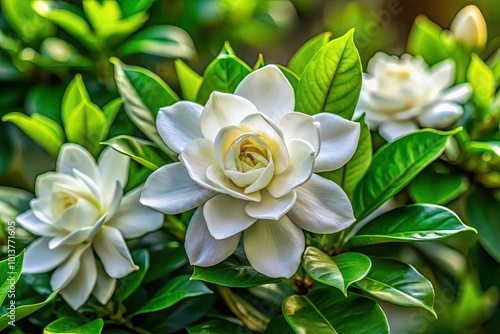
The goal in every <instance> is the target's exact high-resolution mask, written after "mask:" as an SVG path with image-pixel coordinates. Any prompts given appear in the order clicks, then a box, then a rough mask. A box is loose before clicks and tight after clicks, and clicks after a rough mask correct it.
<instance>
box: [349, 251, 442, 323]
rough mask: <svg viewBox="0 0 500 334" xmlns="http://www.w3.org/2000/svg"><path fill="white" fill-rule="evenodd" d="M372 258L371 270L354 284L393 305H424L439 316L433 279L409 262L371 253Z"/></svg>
mask: <svg viewBox="0 0 500 334" xmlns="http://www.w3.org/2000/svg"><path fill="white" fill-rule="evenodd" d="M370 259H371V261H372V268H371V270H370V272H369V273H368V275H367V276H366V277H365V278H363V279H362V280H361V281H358V282H355V283H353V286H354V287H356V288H357V289H360V290H362V291H364V292H366V293H368V294H369V295H371V296H373V297H375V298H378V299H381V300H385V301H387V302H390V303H393V304H397V305H402V306H416V307H421V308H423V309H426V310H428V311H429V312H431V313H432V314H433V315H434V316H435V317H436V318H437V315H436V312H434V308H433V304H434V288H433V287H432V284H431V282H429V281H428V280H427V279H426V278H425V277H424V276H422V275H421V274H420V273H419V272H418V271H417V270H415V268H413V267H412V266H410V265H408V264H406V263H403V262H399V261H396V260H391V259H384V258H379V257H371V256H370Z"/></svg>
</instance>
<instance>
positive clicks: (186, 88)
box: [174, 59, 203, 101]
mask: <svg viewBox="0 0 500 334" xmlns="http://www.w3.org/2000/svg"><path fill="white" fill-rule="evenodd" d="M174 65H175V71H176V72H177V78H178V79H179V85H180V86H181V91H182V96H183V97H184V100H188V101H195V100H196V95H198V91H199V90H200V85H201V82H202V81H203V78H202V77H201V75H199V74H198V73H196V72H195V71H194V70H193V69H192V68H191V67H189V66H188V65H186V63H184V62H183V61H182V60H180V59H176V60H175V61H174Z"/></svg>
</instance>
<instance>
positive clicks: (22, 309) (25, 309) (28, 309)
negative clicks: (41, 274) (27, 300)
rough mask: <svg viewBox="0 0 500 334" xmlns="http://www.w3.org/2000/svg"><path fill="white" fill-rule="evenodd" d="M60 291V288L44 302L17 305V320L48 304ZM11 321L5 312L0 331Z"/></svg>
mask: <svg viewBox="0 0 500 334" xmlns="http://www.w3.org/2000/svg"><path fill="white" fill-rule="evenodd" d="M58 293H59V290H56V291H54V292H53V293H52V294H51V295H50V296H48V297H47V299H45V300H44V301H43V302H40V303H36V304H30V305H22V306H19V307H16V308H15V310H16V311H15V312H16V321H19V320H21V319H22V318H24V317H25V316H27V315H30V314H31V313H33V312H36V311H38V310H39V309H41V308H42V307H44V306H45V305H47V304H48V303H50V302H51V301H53V300H54V299H55V298H56V296H57V294H58ZM9 321H11V319H10V318H9V314H8V313H6V314H3V315H2V316H1V317H0V331H2V330H4V329H5V328H7V326H9Z"/></svg>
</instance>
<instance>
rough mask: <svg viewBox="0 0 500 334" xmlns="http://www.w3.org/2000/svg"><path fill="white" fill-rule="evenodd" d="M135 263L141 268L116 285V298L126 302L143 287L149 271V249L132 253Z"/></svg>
mask: <svg viewBox="0 0 500 334" xmlns="http://www.w3.org/2000/svg"><path fill="white" fill-rule="evenodd" d="M132 258H133V260H134V263H135V264H136V265H137V266H138V267H139V269H138V270H136V271H134V272H133V273H131V274H129V275H127V276H125V277H123V278H120V279H119V280H118V282H117V283H116V289H115V292H114V294H115V296H116V299H117V300H119V301H124V300H126V299H127V298H128V297H130V295H131V294H132V293H133V292H134V291H135V290H137V288H138V287H139V286H140V285H141V283H142V281H143V280H144V277H146V274H147V273H148V269H149V252H148V250H147V249H138V250H135V251H133V252H132Z"/></svg>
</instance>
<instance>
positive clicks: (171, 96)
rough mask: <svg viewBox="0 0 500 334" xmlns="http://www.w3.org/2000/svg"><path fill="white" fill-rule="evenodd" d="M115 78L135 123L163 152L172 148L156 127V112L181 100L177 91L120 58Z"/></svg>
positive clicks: (114, 61)
mask: <svg viewBox="0 0 500 334" xmlns="http://www.w3.org/2000/svg"><path fill="white" fill-rule="evenodd" d="M110 61H111V62H112V63H113V64H114V65H115V80H116V85H117V86H118V91H119V93H120V95H121V97H122V98H123V102H124V107H125V111H126V112H127V115H128V117H129V118H130V119H131V120H132V122H134V123H135V125H137V127H138V128H139V129H140V130H141V131H142V132H143V133H144V134H145V135H146V137H148V138H149V139H151V140H152V141H153V142H154V143H155V144H156V145H158V147H160V148H161V149H162V150H164V151H169V150H168V149H167V147H166V145H165V143H164V142H163V140H162V139H161V138H160V135H159V134H158V131H157V130H156V115H157V114H158V111H159V110H160V108H162V107H166V106H169V105H172V104H173V103H175V102H176V101H178V100H179V98H178V97H177V95H176V94H175V92H174V91H173V90H172V89H171V88H170V87H169V86H168V85H167V84H166V83H165V82H164V81H163V80H162V79H161V78H160V77H159V76H157V75H156V74H154V73H153V72H151V71H149V70H147V69H145V68H141V67H138V66H129V65H125V64H123V63H122V62H121V61H120V60H119V59H117V58H111V59H110Z"/></svg>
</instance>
